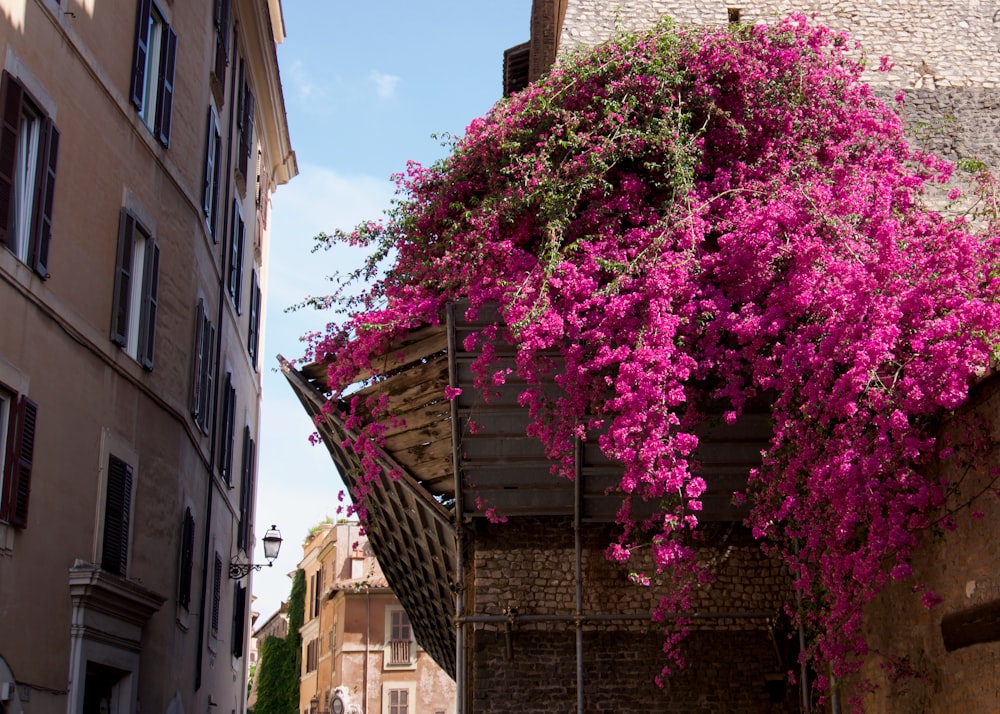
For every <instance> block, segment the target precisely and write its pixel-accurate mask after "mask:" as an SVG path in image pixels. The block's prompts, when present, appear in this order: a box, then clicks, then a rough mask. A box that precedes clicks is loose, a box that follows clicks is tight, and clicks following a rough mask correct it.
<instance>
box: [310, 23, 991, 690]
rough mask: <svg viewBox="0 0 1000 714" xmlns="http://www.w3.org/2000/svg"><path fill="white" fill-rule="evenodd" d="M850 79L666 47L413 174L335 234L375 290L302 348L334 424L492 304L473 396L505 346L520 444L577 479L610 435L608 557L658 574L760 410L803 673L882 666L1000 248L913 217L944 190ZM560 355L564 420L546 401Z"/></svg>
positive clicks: (599, 73) (794, 60) (929, 165)
mask: <svg viewBox="0 0 1000 714" xmlns="http://www.w3.org/2000/svg"><path fill="white" fill-rule="evenodd" d="M857 55H858V48H857V47H856V46H855V45H854V44H853V43H851V42H850V41H849V40H848V39H847V37H846V36H844V35H842V34H836V33H834V32H832V31H831V30H829V29H826V28H823V27H818V26H814V25H811V24H809V23H808V22H806V21H805V20H804V19H803V18H800V17H793V18H791V19H789V20H786V21H784V22H781V23H779V24H777V25H776V26H772V27H766V26H756V27H740V28H738V29H708V28H701V29H681V28H676V27H673V26H671V25H670V24H669V23H667V24H663V25H661V26H659V27H658V28H657V29H656V30H655V31H653V32H651V33H649V34H645V35H640V36H623V37H619V38H617V39H616V40H615V41H613V42H609V43H606V44H604V45H601V46H600V47H597V48H595V49H591V50H586V51H582V52H580V53H578V54H575V55H573V56H570V57H567V58H565V59H564V61H562V62H561V63H560V64H559V65H558V66H557V67H556V68H554V69H553V70H552V71H551V72H550V73H549V74H548V75H547V76H546V77H544V78H543V79H542V80H540V81H539V82H537V83H536V84H534V85H532V86H530V87H529V88H527V89H525V90H524V91H522V92H521V93H519V94H517V95H515V96H513V97H510V98H508V99H505V100H504V101H502V102H500V103H499V104H497V105H496V107H494V109H493V110H492V111H491V112H490V113H489V114H488V115H487V116H486V117H484V118H482V119H477V120H476V121H474V122H473V123H472V124H471V125H470V126H469V127H468V130H467V133H466V135H465V136H464V137H462V138H461V139H459V140H458V141H457V142H456V143H455V145H454V148H453V152H452V153H451V155H450V156H449V157H447V158H446V159H444V160H443V161H441V162H439V163H437V164H435V165H433V166H431V167H423V166H419V165H415V164H413V165H410V166H408V168H407V170H406V172H405V174H403V175H401V176H399V177H398V181H399V198H398V199H397V202H396V203H395V205H394V207H393V209H392V210H390V212H389V213H388V215H387V217H386V220H384V221H382V222H377V223H375V222H373V223H367V224H364V225H362V226H360V227H358V228H357V229H356V230H355V231H353V232H351V233H337V234H334V235H331V236H322V237H321V239H322V240H323V241H324V242H328V243H330V242H337V241H347V242H350V243H352V244H361V245H365V246H368V247H369V248H371V249H373V251H374V252H373V258H372V259H371V261H370V263H369V264H368V266H366V269H365V270H363V271H361V272H360V273H359V274H358V275H356V276H355V277H359V278H362V279H364V280H367V281H369V284H368V287H367V289H366V291H365V292H364V293H363V294H362V295H361V296H360V297H358V298H354V299H353V300H351V301H348V302H347V305H346V308H345V310H346V313H347V316H346V318H345V320H344V321H342V322H341V323H339V324H338V326H336V327H332V328H330V329H329V330H328V331H327V332H325V333H323V334H320V335H316V336H313V339H312V345H311V352H310V355H309V357H310V358H311V359H315V360H322V361H327V362H329V364H330V383H331V384H332V385H333V386H334V389H335V392H334V400H332V401H335V400H336V399H339V398H341V397H342V396H343V391H342V390H344V389H347V388H348V387H349V386H350V385H351V383H352V382H354V381H355V380H356V375H357V374H358V373H359V372H362V371H364V370H367V369H369V368H370V367H371V365H372V361H373V359H374V358H375V357H377V356H378V355H380V354H383V353H384V352H385V350H386V349H387V347H388V345H390V344H391V343H392V341H393V340H394V339H396V338H398V337H399V336H400V335H402V334H404V333H406V332H407V331H408V330H412V329H414V328H416V327H418V326H420V325H423V324H427V323H432V324H433V323H436V322H438V321H439V319H440V315H441V312H442V308H443V306H444V305H445V304H446V303H447V302H448V301H452V300H457V299H462V300H467V301H468V304H469V306H470V307H469V310H470V311H472V312H476V311H478V310H479V309H481V308H482V307H483V306H485V305H487V304H493V305H497V306H499V314H500V316H501V319H500V321H498V323H497V324H495V325H493V326H491V327H489V328H487V329H485V330H483V331H482V332H481V333H480V334H478V335H475V336H473V337H472V338H470V340H469V344H467V347H469V348H473V347H478V349H479V350H480V355H481V356H480V358H479V361H478V364H477V374H478V375H479V385H478V386H479V387H481V388H482V389H483V390H484V391H488V390H489V389H490V388H491V387H493V386H495V385H496V384H498V383H499V382H501V381H502V380H503V379H504V376H505V374H504V373H503V372H499V371H496V370H493V369H491V367H490V365H491V357H492V354H493V345H494V344H495V343H496V342H497V341H498V340H503V341H504V342H507V343H509V344H511V345H512V346H513V347H514V348H515V350H516V369H517V372H518V376H519V377H521V378H522V379H524V380H526V382H527V384H528V386H527V388H526V389H525V391H524V392H523V394H522V395H521V398H520V401H521V404H522V405H523V406H524V407H525V408H526V409H528V410H529V411H530V415H531V426H530V429H529V433H530V434H531V435H532V436H535V437H537V438H538V439H540V440H541V441H542V442H543V443H544V444H545V446H546V448H547V449H548V452H549V454H550V456H551V457H552V458H553V459H554V460H555V462H556V463H558V464H562V465H563V468H564V469H565V471H566V472H567V474H568V475H569V474H571V469H570V468H569V465H570V464H571V459H572V444H573V440H574V439H575V438H577V437H586V435H587V434H588V433H591V432H592V430H593V429H595V428H596V427H597V426H598V425H599V423H600V424H602V425H603V427H602V429H601V431H600V434H601V435H600V437H599V444H600V447H601V448H602V450H603V451H604V452H605V453H606V454H607V455H608V456H609V457H610V458H612V459H614V460H616V461H617V462H618V463H620V464H621V467H622V478H621V483H620V490H621V492H622V494H623V497H624V499H625V503H624V505H623V508H622V510H621V512H620V514H619V521H620V523H621V526H622V536H621V538H620V539H619V541H618V542H617V543H615V544H613V545H612V546H611V547H610V548H609V551H608V555H609V557H612V558H614V559H616V560H620V561H623V562H628V561H629V560H630V559H631V558H632V557H633V551H634V549H635V547H636V546H637V545H638V544H639V543H643V544H645V545H648V546H649V547H650V548H651V549H652V552H653V555H654V560H655V564H656V568H657V571H658V572H660V573H669V572H674V571H683V570H684V569H686V568H689V567H690V565H691V559H692V557H693V554H692V551H691V549H690V547H689V546H688V545H686V544H687V543H688V542H689V539H688V538H686V536H687V535H688V534H689V533H690V532H691V531H692V530H694V529H696V528H697V526H698V512H699V510H700V508H701V503H700V500H699V498H700V496H701V495H702V494H703V492H704V491H705V488H706V485H705V483H704V481H703V479H702V478H700V477H699V476H698V472H697V468H696V464H695V463H694V462H693V454H694V452H695V449H696V447H697V445H698V437H697V435H696V432H695V430H696V427H697V426H698V425H699V424H700V423H702V422H703V421H704V420H705V419H706V418H707V417H706V410H707V405H708V403H709V402H712V403H713V404H718V403H720V402H721V403H723V404H725V405H726V406H725V415H724V418H725V420H727V421H730V422H731V421H734V420H736V419H738V418H739V416H740V414H741V412H742V410H743V408H744V406H745V405H746V404H747V402H748V400H751V399H755V398H759V397H761V396H767V397H769V398H772V399H773V409H772V415H771V416H772V420H773V436H772V439H771V441H770V444H769V447H768V449H767V451H766V453H765V454H764V457H763V463H762V465H761V467H760V468H758V469H756V470H754V471H753V472H752V473H751V475H750V482H749V486H748V489H747V491H746V493H743V494H741V495H740V497H741V498H743V499H746V502H747V504H748V506H749V509H750V517H749V520H748V525H749V526H750V527H751V528H752V530H753V533H754V535H755V536H756V537H757V538H758V539H759V540H760V542H761V544H762V547H763V548H764V549H765V551H766V552H768V553H770V554H773V555H774V556H775V557H778V558H781V559H782V560H783V561H784V562H785V563H786V564H787V566H788V568H789V571H790V573H791V574H792V579H793V581H794V587H795V589H796V591H797V593H798V594H799V596H800V598H801V600H802V602H803V603H804V607H803V608H802V609H801V610H798V611H796V612H795V613H793V614H794V615H795V616H796V617H800V618H801V621H802V622H803V624H804V625H805V626H806V627H808V628H809V631H810V632H811V633H812V634H813V637H812V641H811V646H810V648H809V649H808V650H807V652H806V653H805V655H804V656H806V657H810V658H812V659H813V660H814V661H816V662H825V663H830V664H832V667H833V669H832V671H833V672H834V673H835V674H836V675H838V676H842V675H846V674H847V673H849V672H850V671H852V670H853V669H854V668H856V666H857V665H858V663H859V661H860V659H859V658H860V657H861V656H863V655H864V654H865V652H866V645H865V642H864V640H863V638H862V636H861V612H862V609H863V606H864V605H865V603H867V602H868V601H869V600H871V598H873V597H874V596H875V594H877V592H878V591H879V590H880V589H881V588H882V587H883V585H884V584H885V583H886V582H887V581H888V579H889V578H891V577H896V578H905V577H907V576H908V575H909V566H908V562H909V559H910V556H911V554H912V552H913V550H914V548H915V547H916V546H917V545H918V541H919V538H920V535H921V533H922V532H923V531H925V530H926V529H927V528H928V527H930V526H931V525H933V524H934V523H935V522H936V519H937V517H938V515H939V512H940V509H941V508H942V506H943V504H944V500H945V497H946V495H947V493H948V489H949V484H948V483H946V482H943V481H941V480H940V477H939V476H934V477H932V476H928V475H927V474H928V473H930V471H928V470H927V469H925V468H924V467H925V466H926V465H927V464H928V463H930V462H931V461H933V460H935V459H937V458H940V457H945V456H947V455H948V452H949V451H950V450H951V449H952V447H951V446H946V445H943V444H940V443H938V442H937V441H936V439H935V433H936V426H937V424H938V423H939V420H940V418H941V417H942V416H943V415H946V414H948V413H949V412H951V411H952V410H954V409H956V408H957V407H959V406H960V405H961V404H962V403H963V402H964V401H965V400H966V399H967V396H968V391H969V387H970V385H971V384H972V383H973V382H974V381H975V380H976V379H977V378H979V377H981V376H983V375H984V374H985V373H986V372H987V370H988V369H989V366H990V364H991V359H994V358H995V351H996V345H997V344H998V336H1000V302H998V296H1000V277H998V270H997V267H996V266H997V260H996V256H997V255H998V250H1000V239H998V233H997V231H996V227H995V225H990V226H986V227H985V228H982V227H981V229H979V230H973V229H972V227H971V224H970V222H968V221H966V220H965V219H961V218H959V219H955V218H952V219H947V218H944V217H942V216H941V215H939V214H938V213H935V212H933V211H931V210H928V209H927V208H926V207H925V205H924V203H923V198H922V196H923V189H924V187H925V185H926V184H928V182H940V183H945V182H947V181H948V180H949V176H950V173H951V166H950V165H948V164H946V163H945V162H942V161H939V160H937V159H935V158H934V157H933V156H929V155H925V154H922V153H920V152H918V151H915V150H912V149H911V148H909V147H908V145H907V143H906V141H905V140H904V137H903V131H902V126H901V123H900V120H899V119H898V118H897V116H896V114H895V113H894V112H893V111H891V110H890V109H889V108H887V107H886V106H885V105H884V104H883V103H882V102H881V101H879V100H878V99H876V98H875V97H874V96H873V94H872V92H871V90H870V88H869V87H868V86H867V85H866V84H865V83H863V82H862V81H861V73H862V71H863V66H862V64H860V63H859V62H858V61H857V60H856V59H855V58H856V57H857ZM994 186H995V183H991V182H990V181H989V180H988V179H987V180H985V182H984V183H983V184H982V185H981V187H982V188H983V189H984V191H983V196H984V197H985V198H989V191H991V190H993V187H994ZM956 195H957V194H956V193H954V192H953V193H952V198H954V197H955V196H956ZM994 201H995V193H994ZM987 223H988V221H987ZM379 261H388V262H389V263H390V267H389V268H388V269H387V270H385V271H384V272H381V273H379V272H378V271H377V269H376V266H377V265H378V264H379ZM324 304H329V303H328V302H326V301H325V302H324ZM553 353H558V354H559V355H560V356H561V360H560V361H559V363H558V369H557V374H556V376H555V379H556V382H557V383H558V384H559V386H560V387H561V392H560V394H559V395H558V396H552V395H551V394H547V393H546V392H545V391H544V390H543V389H542V388H541V384H542V381H543V377H544V375H546V374H548V373H550V372H551V371H552V370H553V363H552V361H551V355H552V354H553ZM446 396H448V397H449V398H451V397H453V396H454V395H453V394H448V395H446ZM332 401H331V403H332ZM355 402H356V400H355ZM372 409H374V410H375V411H376V412H377V405H376V406H375V407H373V406H371V405H369V406H368V407H366V408H365V409H361V408H360V406H359V405H358V404H357V403H353V404H352V406H351V412H350V414H349V416H348V419H349V422H350V423H349V427H350V428H354V429H357V430H358V431H359V433H360V434H361V436H360V438H358V439H357V440H356V441H355V442H353V443H352V444H351V448H353V449H354V450H355V451H356V452H357V453H358V454H359V456H360V457H361V460H362V462H363V463H364V465H365V466H364V468H365V471H366V474H363V475H362V477H361V486H360V491H359V493H357V494H355V495H356V497H358V498H359V499H360V501H361V503H362V506H361V508H363V499H364V495H365V493H364V491H365V488H366V486H365V484H370V483H371V482H372V481H373V480H374V479H375V478H376V476H377V472H378V468H379V467H378V465H377V463H376V458H375V449H376V448H377V447H378V445H379V443H380V441H379V436H380V434H381V433H382V432H383V431H384V426H382V425H380V424H379V423H378V421H377V420H375V421H373V420H370V419H367V418H364V419H363V418H362V416H361V415H362V414H369V413H371V410H372ZM972 446H973V447H974V449H973V450H975V449H980V451H981V450H982V449H985V448H986V447H987V445H986V444H985V442H977V443H975V444H973V445H972ZM636 500H643V501H653V502H656V503H659V504H661V507H660V510H659V511H658V515H657V516H656V518H655V519H653V520H652V521H646V522H644V523H638V522H636V519H634V518H633V517H632V516H631V515H630V514H631V512H632V510H631V508H630V503H632V502H634V501H636ZM650 529H653V530H652V532H650ZM645 578H646V576H644V575H643V576H639V579H640V580H641V581H643V582H645V581H646V580H645ZM927 597H928V598H932V597H933V596H932V594H929V593H928V594H927ZM684 603H685V599H684V597H683V593H680V594H678V593H673V594H672V595H671V599H670V600H669V601H666V600H665V601H664V603H663V607H664V608H665V609H678V608H683V607H684ZM817 670H818V671H821V672H825V671H826V668H825V667H817Z"/></svg>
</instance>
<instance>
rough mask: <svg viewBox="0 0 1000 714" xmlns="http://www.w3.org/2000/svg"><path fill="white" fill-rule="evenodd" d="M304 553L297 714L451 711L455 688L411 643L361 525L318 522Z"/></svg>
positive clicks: (447, 713) (429, 713)
mask: <svg viewBox="0 0 1000 714" xmlns="http://www.w3.org/2000/svg"><path fill="white" fill-rule="evenodd" d="M302 550H303V557H302V562H301V563H299V568H301V569H302V570H303V573H304V575H305V582H306V594H305V612H304V615H303V622H302V628H301V630H300V632H301V634H302V671H301V679H300V683H299V710H300V711H301V712H302V714H360V713H361V712H366V713H367V714H417V713H419V714H425V713H426V714H454V712H455V683H454V681H452V679H451V677H449V676H448V675H447V674H446V673H445V672H444V671H443V670H442V669H441V668H440V667H439V666H438V665H437V664H436V663H435V662H434V660H433V658H432V657H431V656H430V655H429V654H428V653H427V652H425V651H424V650H423V649H422V648H421V647H420V646H419V645H417V642H416V640H415V638H414V634H413V629H412V627H411V626H410V620H409V618H408V617H407V614H406V611H405V610H404V609H403V606H402V605H401V604H400V602H399V600H398V599H397V598H396V596H395V595H394V594H393V592H392V590H391V589H390V588H389V586H388V583H387V582H386V579H385V576H384V575H383V574H382V569H381V568H380V567H379V564H378V561H377V560H376V559H375V556H374V554H373V553H372V550H371V546H369V544H368V538H367V537H366V536H364V535H362V534H361V529H360V526H359V524H357V523H338V524H336V525H333V524H323V525H321V526H320V528H319V530H317V531H316V532H315V534H314V535H312V536H311V537H310V538H309V539H308V540H307V541H306V543H305V544H304V545H303V547H302Z"/></svg>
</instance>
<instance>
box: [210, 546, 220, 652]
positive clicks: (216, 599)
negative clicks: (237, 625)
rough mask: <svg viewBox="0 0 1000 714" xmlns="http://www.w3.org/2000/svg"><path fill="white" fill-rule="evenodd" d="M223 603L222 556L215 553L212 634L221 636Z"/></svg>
mask: <svg viewBox="0 0 1000 714" xmlns="http://www.w3.org/2000/svg"><path fill="white" fill-rule="evenodd" d="M221 604H222V558H220V557H219V554H218V553H216V554H215V568H214V570H213V573H212V634H213V635H214V636H216V637H218V636H219V609H220V605H221Z"/></svg>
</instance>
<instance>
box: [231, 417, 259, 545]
mask: <svg viewBox="0 0 1000 714" xmlns="http://www.w3.org/2000/svg"><path fill="white" fill-rule="evenodd" d="M256 451H257V445H256V444H255V443H254V440H253V437H251V436H250V427H249V425H248V426H245V427H243V460H242V464H241V466H242V468H241V470H240V525H239V531H238V533H237V536H236V538H237V546H238V547H239V548H240V549H241V550H244V551H247V550H249V548H250V530H251V528H250V525H251V523H252V521H253V492H254V478H253V471H254V470H253V465H254V458H255V457H256Z"/></svg>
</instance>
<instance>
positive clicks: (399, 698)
mask: <svg viewBox="0 0 1000 714" xmlns="http://www.w3.org/2000/svg"><path fill="white" fill-rule="evenodd" d="M409 711H410V692H409V690H407V689H390V690H389V714H408V712H409Z"/></svg>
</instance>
